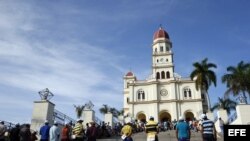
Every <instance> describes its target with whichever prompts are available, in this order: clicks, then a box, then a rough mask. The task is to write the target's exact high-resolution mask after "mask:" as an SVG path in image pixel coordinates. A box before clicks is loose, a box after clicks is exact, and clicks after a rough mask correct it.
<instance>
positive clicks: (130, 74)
mask: <svg viewBox="0 0 250 141" xmlns="http://www.w3.org/2000/svg"><path fill="white" fill-rule="evenodd" d="M126 76H134V74H133V72H131V71H130V72H128V73H127V74H126Z"/></svg>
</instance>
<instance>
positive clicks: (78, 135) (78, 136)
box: [72, 119, 84, 141]
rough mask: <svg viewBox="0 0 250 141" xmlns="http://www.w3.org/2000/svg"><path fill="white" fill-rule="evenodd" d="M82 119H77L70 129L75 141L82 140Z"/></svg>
mask: <svg viewBox="0 0 250 141" xmlns="http://www.w3.org/2000/svg"><path fill="white" fill-rule="evenodd" d="M82 122H83V120H81V119H78V120H77V123H76V125H75V126H74V128H73V130H72V132H73V133H72V134H73V135H74V136H75V141H83V140H84V128H83V125H82Z"/></svg>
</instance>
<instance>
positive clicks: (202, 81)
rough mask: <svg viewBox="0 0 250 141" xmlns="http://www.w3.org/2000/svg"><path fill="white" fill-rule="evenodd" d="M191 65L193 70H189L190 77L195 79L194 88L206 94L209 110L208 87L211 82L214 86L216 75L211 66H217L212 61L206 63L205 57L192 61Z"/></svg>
mask: <svg viewBox="0 0 250 141" xmlns="http://www.w3.org/2000/svg"><path fill="white" fill-rule="evenodd" d="M193 66H194V70H193V71H192V72H191V74H190V77H191V79H192V80H194V81H195V87H196V90H201V93H202V94H204V95H205V96H206V100H207V105H208V110H210V107H211V105H210V99H209V95H208V89H209V87H210V85H211V84H212V83H213V84H214V86H216V75H215V73H214V71H213V70H211V68H217V66H216V65H215V64H213V63H208V59H207V58H205V59H203V60H202V61H201V62H195V63H193Z"/></svg>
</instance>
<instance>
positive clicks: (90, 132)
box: [86, 122, 97, 141]
mask: <svg viewBox="0 0 250 141" xmlns="http://www.w3.org/2000/svg"><path fill="white" fill-rule="evenodd" d="M90 124H91V126H90V127H89V128H87V132H86V135H87V138H88V141H96V137H97V128H96V126H95V122H90Z"/></svg>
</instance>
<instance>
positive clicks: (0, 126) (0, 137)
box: [0, 121, 7, 141]
mask: <svg viewBox="0 0 250 141" xmlns="http://www.w3.org/2000/svg"><path fill="white" fill-rule="evenodd" d="M6 131H7V128H6V126H5V125H4V122H3V121H0V141H5V136H4V134H5V132H6Z"/></svg>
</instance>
